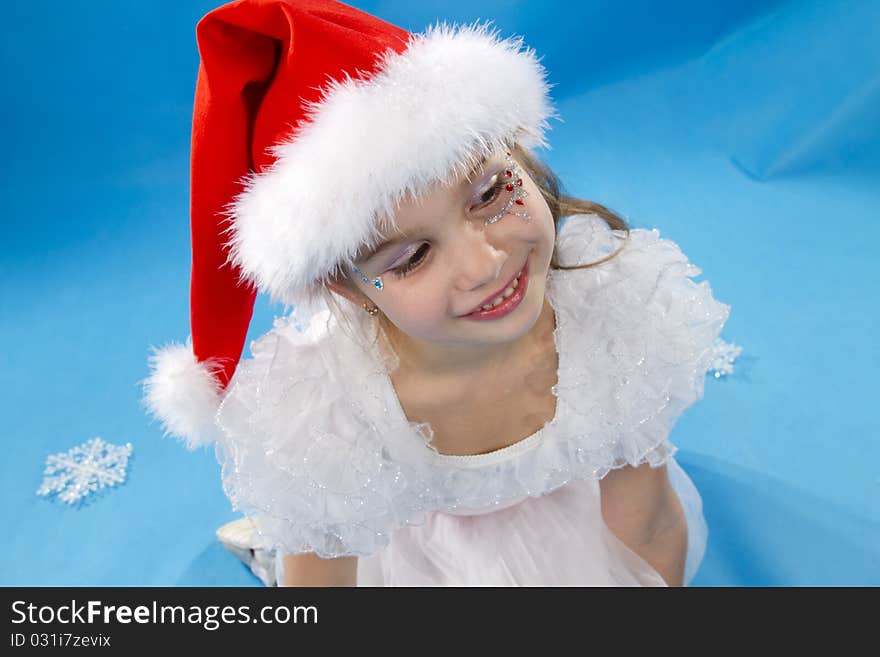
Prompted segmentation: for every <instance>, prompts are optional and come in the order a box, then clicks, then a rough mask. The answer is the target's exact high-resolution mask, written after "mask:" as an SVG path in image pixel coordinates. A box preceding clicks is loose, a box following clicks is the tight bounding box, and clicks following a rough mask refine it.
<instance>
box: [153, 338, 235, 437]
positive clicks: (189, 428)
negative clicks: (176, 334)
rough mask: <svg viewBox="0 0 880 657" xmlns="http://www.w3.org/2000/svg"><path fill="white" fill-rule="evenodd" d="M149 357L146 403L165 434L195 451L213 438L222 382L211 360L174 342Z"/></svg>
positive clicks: (188, 341)
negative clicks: (198, 357) (149, 370)
mask: <svg viewBox="0 0 880 657" xmlns="http://www.w3.org/2000/svg"><path fill="white" fill-rule="evenodd" d="M154 350H155V353H154V354H153V355H152V356H150V359H149V361H150V369H151V373H150V376H149V377H148V378H147V379H145V380H144V381H143V384H144V403H145V404H146V406H147V409H148V410H149V411H150V413H151V414H152V415H153V416H154V417H156V418H157V419H158V420H159V421H161V422H162V425H163V429H164V431H165V434H164V435H166V436H167V435H169V434H170V435H172V436H174V437H175V438H178V439H180V440H182V441H183V442H184V443H185V444H186V446H187V447H188V448H189V449H191V450H193V449H195V448H196V447H201V446H202V445H208V444H210V443H211V442H213V441H214V436H215V424H214V416H215V415H216V414H217V409H218V408H219V407H220V402H221V400H222V394H221V390H220V382H219V381H218V380H217V378H216V377H215V376H214V374H213V373H212V372H213V371H215V370H216V369H217V367H216V366H215V365H213V364H212V363H211V362H210V361H202V362H199V361H197V360H196V357H195V354H194V353H193V350H192V342H191V339H190V340H187V343H186V345H179V344H171V345H168V346H165V347H162V348H160V349H155V348H154Z"/></svg>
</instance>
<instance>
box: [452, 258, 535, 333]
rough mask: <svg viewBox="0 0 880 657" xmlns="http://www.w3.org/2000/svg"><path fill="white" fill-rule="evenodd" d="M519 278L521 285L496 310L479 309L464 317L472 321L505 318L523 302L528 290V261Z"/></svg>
mask: <svg viewBox="0 0 880 657" xmlns="http://www.w3.org/2000/svg"><path fill="white" fill-rule="evenodd" d="M517 276H518V277H519V283H518V284H517V286H516V287H515V288H514V290H513V294H511V295H510V296H509V297H507V298H506V299H505V300H504V301H502V302H501V303H499V304H498V305H497V306H495V307H494V308H491V309H490V310H483V309H482V308H478V309H477V310H475V311H474V312H472V313H468V314H467V315H464V317H466V318H470V319H497V318H498V317H503V316H504V315H506V314H507V313H509V312H511V311H512V310H513V309H514V308H516V307H517V306H518V305H519V304H520V302H521V301H522V300H523V297H524V296H525V293H526V290H527V289H528V282H529V263H528V260H527V261H526V264H525V266H524V267H523V268H522V269H521V270H520V272H519V274H517ZM517 276H514V277H513V279H511V283H512V282H513V280H514V279H516V278H517ZM504 289H505V290H506V289H507V287H505V288H504ZM502 293H503V290H502ZM493 298H494V297H493Z"/></svg>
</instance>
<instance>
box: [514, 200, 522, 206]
mask: <svg viewBox="0 0 880 657" xmlns="http://www.w3.org/2000/svg"><path fill="white" fill-rule="evenodd" d="M514 203H516V204H517V205H523V202H522V201H521V200H520V199H516V200H515V201H514Z"/></svg>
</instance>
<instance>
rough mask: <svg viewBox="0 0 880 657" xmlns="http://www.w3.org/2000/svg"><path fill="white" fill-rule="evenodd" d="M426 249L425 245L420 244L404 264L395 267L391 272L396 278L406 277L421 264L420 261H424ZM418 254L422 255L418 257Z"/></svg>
mask: <svg viewBox="0 0 880 657" xmlns="http://www.w3.org/2000/svg"><path fill="white" fill-rule="evenodd" d="M427 248H429V247H428V245H427V244H422V245H421V246H420V247H419V248H418V250H417V251H416V252H415V253H414V254H413V256H412V257H411V258H410V259H409V260H407V261H406V262H404V263H403V264H402V265H400V266H399V267H395V268H394V269H392V270H391V271H393V272H394V273H395V274H397V275H398V276H401V277H403V276H406V275H407V274H408V273H410V272H411V271H412V270H413V269H415V268H416V267H418V266H419V265H420V264H421V263H422V261H423V260H424V259H425V256H424V254H425V253H427V250H425V249H427ZM419 253H422V254H423V255H421V256H419ZM416 256H419V257H416Z"/></svg>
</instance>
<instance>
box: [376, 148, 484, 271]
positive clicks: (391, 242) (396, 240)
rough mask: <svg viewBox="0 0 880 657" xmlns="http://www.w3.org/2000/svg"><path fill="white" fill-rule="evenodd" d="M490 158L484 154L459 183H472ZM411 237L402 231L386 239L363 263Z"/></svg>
mask: <svg viewBox="0 0 880 657" xmlns="http://www.w3.org/2000/svg"><path fill="white" fill-rule="evenodd" d="M488 159H489V156H488V155H484V156H483V159H482V160H480V161H479V162H478V163H477V164H476V165H475V166H474V168H473V169H471V170H470V172H469V173H468V175H467V176H465V179H464V180H463V181H462V182H461V183H459V184H462V185H463V184H465V183H470V182H471V181H472V179H473V177H474V174H476V173H477V172H478V171H479V170H480V169H481V168H482V167H483V165H484V164H486V160H488ZM411 237H412V236H411V235H410V234H409V233H401V234H400V235H399V236H398V237H394V238H392V239H389V240H385V241H384V242H382V243H381V244H380V245H379V246H378V247H376V249H375V250H374V251H373V252H372V253H371V254H369V255H368V256H367V257H366V258H365V259H364V260H363V263H364V264H366V263H368V262H372V261H373V260H374V259H375V258H376V257H377V256H379V255H381V254H383V253H385V252H386V251H387V250H388V249H390V248H392V247H395V246H397V245H398V244H402V243H403V242H406V241H408V240H409V239H411Z"/></svg>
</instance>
